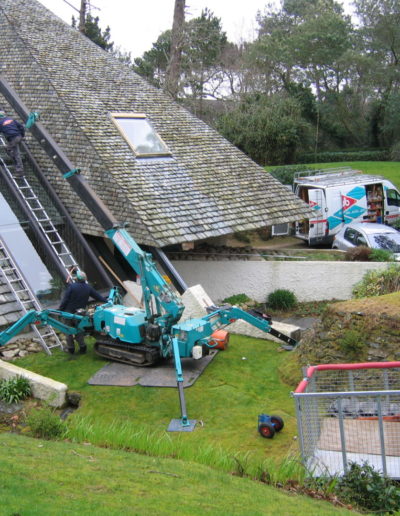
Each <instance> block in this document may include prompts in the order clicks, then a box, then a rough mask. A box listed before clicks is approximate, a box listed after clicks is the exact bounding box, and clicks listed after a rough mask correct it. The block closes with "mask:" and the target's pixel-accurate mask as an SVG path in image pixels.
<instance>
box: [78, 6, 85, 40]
mask: <svg viewBox="0 0 400 516" xmlns="http://www.w3.org/2000/svg"><path fill="white" fill-rule="evenodd" d="M86 9H87V1H86V0H81V7H80V9H79V27H78V29H79V32H82V34H84V33H85V22H86Z"/></svg>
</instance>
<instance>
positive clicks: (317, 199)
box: [308, 188, 327, 245]
mask: <svg viewBox="0 0 400 516" xmlns="http://www.w3.org/2000/svg"><path fill="white" fill-rule="evenodd" d="M308 204H309V206H310V208H311V209H312V210H313V216H312V217H311V218H310V226H309V238H308V241H309V243H310V245H314V244H317V243H319V242H322V241H323V240H324V239H325V237H326V228H327V220H326V217H325V194H324V191H323V190H322V189H321V188H310V189H309V190H308Z"/></svg>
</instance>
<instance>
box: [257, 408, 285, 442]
mask: <svg viewBox="0 0 400 516" xmlns="http://www.w3.org/2000/svg"><path fill="white" fill-rule="evenodd" d="M283 427H284V422H283V419H282V418H281V417H280V416H270V415H268V414H260V415H259V416H258V432H259V433H260V435H262V437H265V438H266V439H272V438H273V437H274V435H275V433H276V432H280V431H281V430H282V428H283Z"/></svg>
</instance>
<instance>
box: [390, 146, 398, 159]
mask: <svg viewBox="0 0 400 516" xmlns="http://www.w3.org/2000/svg"><path fill="white" fill-rule="evenodd" d="M390 159H391V161H400V142H396V143H395V144H394V145H392V147H391V148H390Z"/></svg>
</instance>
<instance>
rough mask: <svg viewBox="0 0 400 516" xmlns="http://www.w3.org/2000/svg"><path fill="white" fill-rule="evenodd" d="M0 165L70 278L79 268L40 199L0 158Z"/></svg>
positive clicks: (0, 139) (0, 138) (24, 177)
mask: <svg viewBox="0 0 400 516" xmlns="http://www.w3.org/2000/svg"><path fill="white" fill-rule="evenodd" d="M0 143H1V145H2V146H3V147H4V148H5V147H6V145H7V144H6V141H5V140H4V138H3V137H1V136H0ZM0 164H1V166H2V168H3V169H4V171H5V172H6V173H7V174H8V175H9V177H10V179H11V180H12V181H13V183H14V186H15V188H16V189H17V190H18V192H19V194H20V196H21V198H22V199H23V200H24V202H25V204H26V205H27V207H28V208H29V210H30V212H31V213H32V216H33V218H34V219H35V221H36V222H37V223H38V225H39V227H40V229H41V230H42V232H43V233H44V235H45V237H46V239H47V241H48V242H49V244H50V245H51V247H52V248H53V250H54V252H55V254H56V256H57V258H58V260H59V261H60V263H61V264H62V266H63V267H64V268H65V270H66V272H67V277H68V278H70V277H71V270H72V269H74V268H79V266H78V263H77V261H76V260H75V258H74V256H73V255H72V252H71V251H70V250H69V248H68V246H67V244H66V243H65V241H64V240H63V238H62V237H61V235H60V233H59V232H58V229H57V228H56V227H55V225H54V224H53V222H52V220H51V218H50V217H49V215H48V214H47V212H46V209H45V208H44V206H43V205H42V203H41V201H40V199H39V198H38V196H37V195H36V193H35V191H34V190H33V188H32V186H31V185H30V184H29V182H28V180H27V178H26V176H21V177H18V176H14V175H13V174H12V172H11V171H10V169H9V168H8V166H7V165H6V163H5V162H4V160H3V159H2V158H1V157H0Z"/></svg>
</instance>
